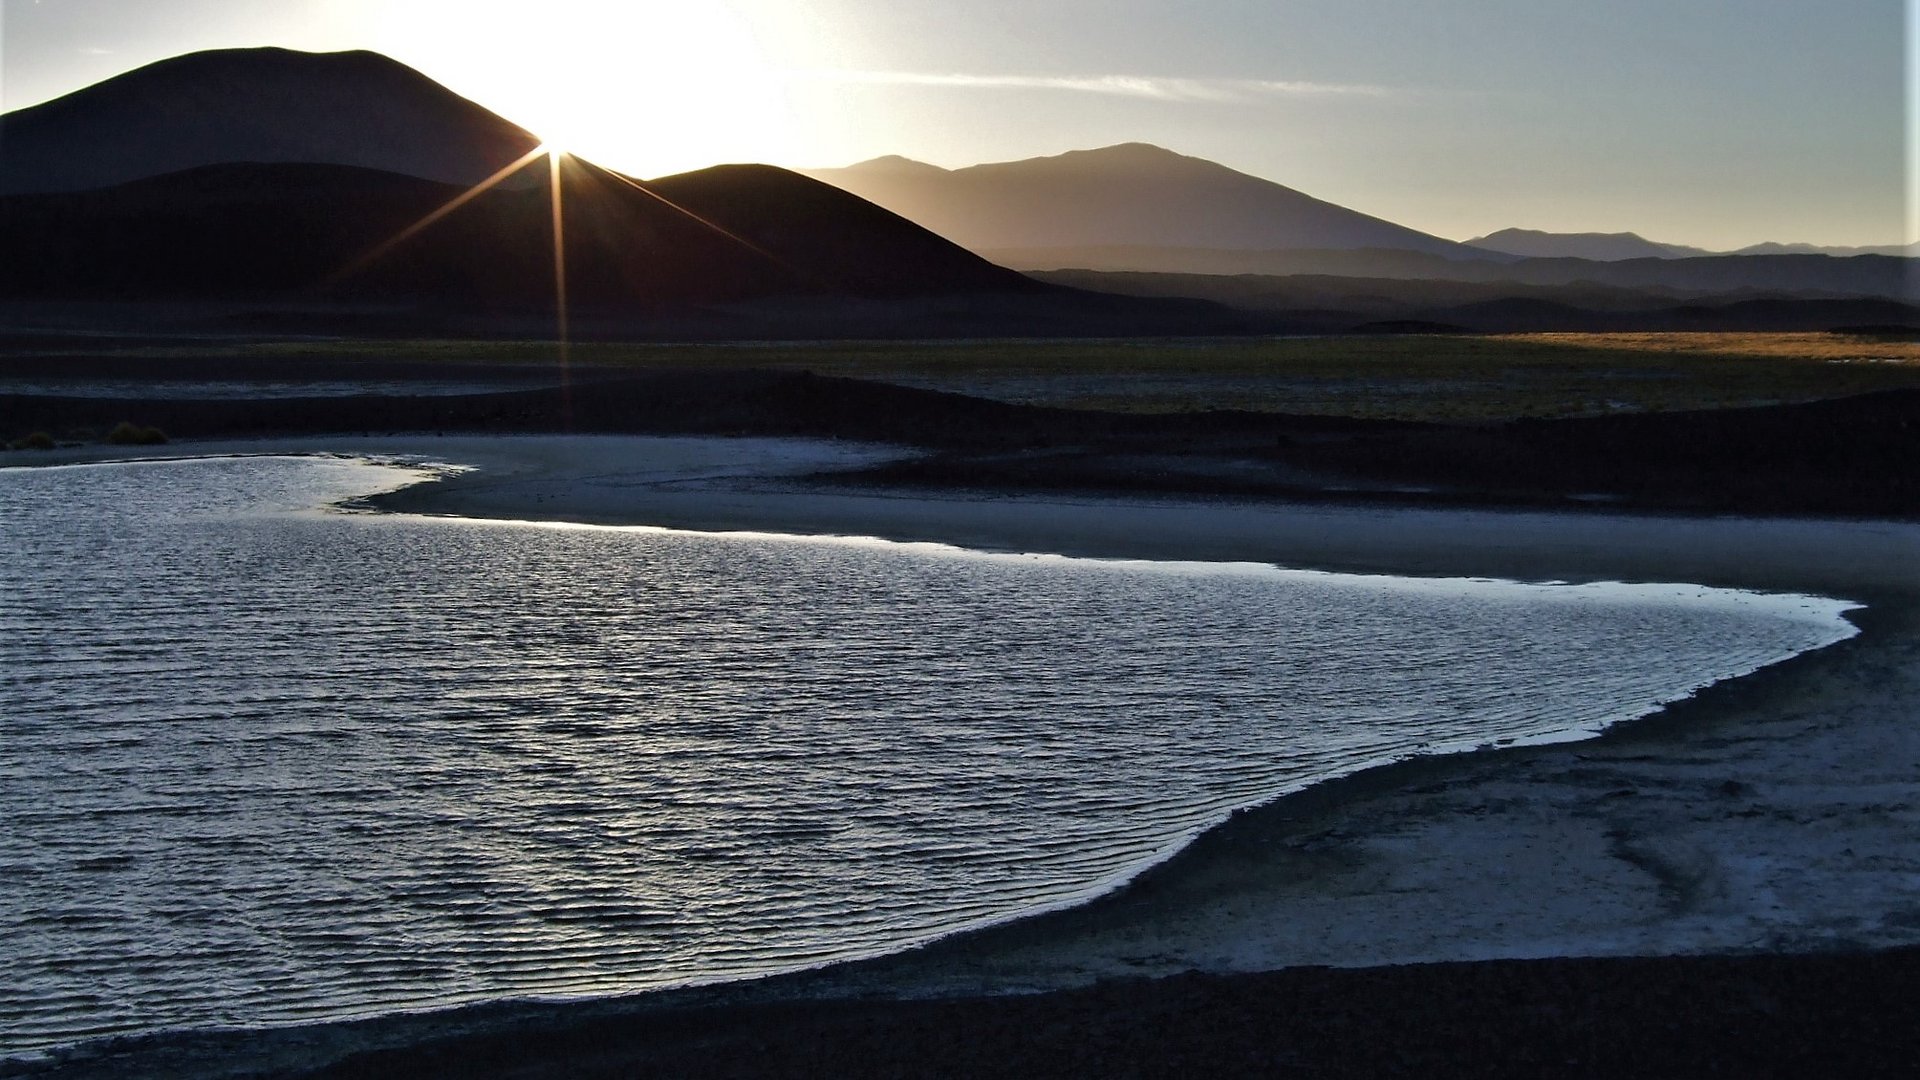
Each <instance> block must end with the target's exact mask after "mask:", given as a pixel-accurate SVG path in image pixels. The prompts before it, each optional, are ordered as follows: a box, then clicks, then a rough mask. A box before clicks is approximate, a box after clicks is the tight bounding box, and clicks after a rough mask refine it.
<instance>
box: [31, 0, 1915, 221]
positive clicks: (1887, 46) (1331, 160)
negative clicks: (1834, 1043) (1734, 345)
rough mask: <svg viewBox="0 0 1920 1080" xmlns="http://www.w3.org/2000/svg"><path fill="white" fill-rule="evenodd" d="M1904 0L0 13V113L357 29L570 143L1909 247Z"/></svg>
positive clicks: (829, 0)
mask: <svg viewBox="0 0 1920 1080" xmlns="http://www.w3.org/2000/svg"><path fill="white" fill-rule="evenodd" d="M1916 42H1920V32H1916V29H1915V26H1914V25H1913V24H1912V23H1910V20H1909V16H1908V13H1907V11H1906V5H1905V4H1903V3H1902V0H1450V2H1446V3H1439V2H1434V0H631V2H627V3H600V2H591V0H524V2H522V0H515V2H508V0H466V2H462V3H444V2H438V0H395V2H380V0H273V2H270V3H269V2H264V0H0V108H5V109H16V108H21V107H24V106H27V105H31V104H34V103H36V102H38V101H42V100H46V99H48V98H51V97H55V96H58V95H59V94H62V93H66V92H68V91H70V90H74V89H77V88H79V87H81V86H83V85H86V84H87V83H90V82H94V81H97V80H99V79H102V78H105V77H107V76H110V75H113V74H116V73H118V72H121V71H125V70H128V69H130V68H133V67H137V66H139V65H141V64H144V63H148V62H150V61H153V60H157V59H160V58H163V57H166V56H170V55H173V54H176V53H181V52H188V51H192V50H195V49H203V48H217V47H228V46H237V45H284V46H288V47H293V48H305V49H315V50H325V49H341V48H356V47H364V48H373V49H378V50H380V51H382V52H385V53H388V54H389V55H391V56H393V57H395V58H397V59H399V60H402V61H404V62H406V63H409V64H411V65H413V66H414V67H417V68H419V69H420V70H422V71H424V72H426V73H427V74H428V75H431V76H433V77H434V78H437V79H439V80H440V81H442V82H444V83H446V84H447V85H449V86H451V87H452V88H453V89H455V90H457V91H459V92H460V93H463V94H465V95H467V96H468V97H471V98H473V99H475V100H477V101H479V102H481V103H482V104H484V105H487V106H488V107H490V108H492V109H494V110H495V111H497V112H500V113H501V114H503V115H505V116H507V117H508V118H509V119H512V120H515V121H517V122H519V123H521V124H523V125H525V126H527V127H528V128H530V129H532V130H534V131H535V132H537V133H539V134H541V135H543V136H546V137H548V138H551V139H554V140H555V141H557V142H560V143H561V144H563V145H565V146H567V147H569V148H570V149H573V150H575V151H577V152H579V153H581V154H582V155H583V156H586V157H589V158H592V159H594V160H597V161H600V162H601V163H603V164H606V165H609V166H611V167H614V168H620V169H623V170H626V171H629V172H634V173H638V174H640V175H645V176H655V175H661V174H664V173H668V172H675V171H682V170H686V169H691V168H698V167H700V166H704V165H709V164H715V163H718V162H721V161H767V162H772V163H775V164H781V165H801V166H807V165H843V164H849V163H851V162H854V161H857V160H861V159H864V158H869V157H876V156H879V155H881V154H904V155H906V156H908V157H914V158H919V159H921V160H924V161H931V162H934V163H936V164H940V165H946V166H959V165H970V164H974V163H976V162H981V161H1003V160H1009V159H1014V158H1022V157H1034V156H1039V155H1044V154H1056V153H1060V152H1062V151H1065V150H1072V149H1085V148H1090V147H1096V146H1104V145H1108V144H1111V143H1116V142H1128V141H1143V142H1152V143H1157V144H1159V145H1162V146H1166V147H1168V148H1170V149H1174V150H1178V151H1181V152H1182V153H1187V154H1194V155H1197V156H1200V157H1205V158H1211V159H1213V160H1216V161H1220V162H1222V163H1224V164H1227V165H1230V166H1232V167H1234V168H1237V169H1241V170H1243V171H1246V172H1251V173H1254V174H1257V175H1259V176H1264V177H1267V178H1268V179H1271V180H1276V181H1279V182H1280V183H1284V184H1287V185H1289V186H1292V187H1296V188H1299V189H1301V190H1303V191H1306V192H1308V193H1310V194H1313V195H1316V196H1319V197H1321V198H1325V199H1329V200H1331V201H1334V202H1338V203H1342V204H1344V205H1347V206H1351V207H1354V208H1355V209H1359V210H1363V211H1366V212H1368V213H1372V214H1377V215H1379V216H1382V217H1386V218H1390V219H1392V220H1395V221H1399V222H1401V223H1403V224H1406V225H1411V226H1414V227H1416V228H1420V229H1425V230H1427V231H1429V232H1433V233H1437V234H1439V235H1442V236H1448V237H1453V238H1456V239H1459V238H1465V237H1467V236H1470V235H1475V234H1479V233H1484V232H1488V231H1491V230H1493V229H1497V228H1502V227H1506V226H1510V225H1512V226H1521V227H1527V228H1541V229H1552V230H1564V231H1623V230H1633V231H1636V232H1640V233H1643V234H1645V235H1648V236H1651V237H1653V238H1655V239H1660V240H1666V241H1670V242H1677V243H1692V244H1699V245H1702V246H1707V247H1735V246H1740V245H1744V244H1748V243H1754V242H1757V241H1761V240H1780V241H1810V242H1817V243H1825V244H1885V243H1895V242H1899V241H1901V240H1903V239H1920V224H1916V222H1915V221H1914V213H1913V211H1912V210H1911V209H1910V206H1909V204H1910V202H1912V199H1911V198H1910V190H1911V186H1912V185H1911V181H1910V179H1909V173H1910V172H1911V171H1912V170H1911V169H1910V168H1909V160H1910V155H1911V154H1913V153H1914V150H1913V148H1912V145H1911V144H1912V139H1911V138H1910V134H1909V129H1910V122H1909V118H1908V116H1909V101H1910V99H1911V97H1912V94H1913V92H1912V89H1911V87H1910V85H1909V77H1910V76H1909V72H1908V67H1907V64H1906V55H1907V52H1908V49H1909V47H1910V46H1911V45H1913V44H1915V43H1916Z"/></svg>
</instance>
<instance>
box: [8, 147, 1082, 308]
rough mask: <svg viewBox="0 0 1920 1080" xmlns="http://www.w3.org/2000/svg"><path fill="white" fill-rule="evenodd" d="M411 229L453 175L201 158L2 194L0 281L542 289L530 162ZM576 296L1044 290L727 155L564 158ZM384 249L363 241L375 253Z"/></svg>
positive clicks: (73, 286)
mask: <svg viewBox="0 0 1920 1080" xmlns="http://www.w3.org/2000/svg"><path fill="white" fill-rule="evenodd" d="M528 172H529V175H530V176H532V177H537V178H538V179H537V180H536V181H534V183H533V186H532V187H530V188H526V189H512V188H505V187H502V188H495V189H494V190H492V191H489V192H486V193H484V194H481V195H479V196H478V197H476V198H474V199H472V200H471V201H469V202H467V203H466V204H465V205H463V206H461V207H460V208H459V209H457V210H455V211H453V212H452V213H450V214H448V215H446V216H445V217H444V218H443V219H441V220H439V221H437V222H435V223H434V224H432V225H431V226H429V227H428V228H426V229H424V230H422V231H420V232H419V233H418V234H417V235H415V236H413V237H411V238H410V239H408V240H406V241H405V242H402V243H399V244H397V245H393V246H391V247H390V248H388V249H386V250H384V251H381V249H382V247H383V245H386V244H388V242H389V241H390V240H392V239H393V238H394V237H397V236H399V235H401V234H402V233H403V232H404V231H406V230H407V229H408V228H409V227H410V226H412V225H413V224H414V223H416V222H419V221H421V220H422V219H424V218H426V217H427V216H428V215H430V214H432V213H433V212H434V211H435V210H437V209H438V208H440V207H442V206H444V205H446V204H447V203H448V202H449V201H451V200H452V199H454V198H455V197H456V196H458V195H459V194H460V193H461V191H462V190H463V189H461V188H459V187H456V186H452V185H446V184H438V183H434V182H432V181H429V180H422V179H419V178H417V177H410V176H401V175H399V174H396V173H390V172H381V171H376V170H371V169H361V168H355V167H351V166H341V165H310V164H302V165H290V164H277V165H264V164H239V165H215V166H207V167H205V168H200V169H193V170H189V171H186V172H181V173H174V174H171V175H168V176H163V177H157V178H154V179H150V180H142V181H138V182H135V183H131V184H125V185H121V186H118V187H113V188H107V189H102V190H98V191H84V192H70V193H62V194H53V195H23V196H13V197H9V198H4V199H0V246H4V248H5V249H6V250H7V251H8V252H10V253H30V257H26V258H10V259H8V260H7V261H6V262H5V264H4V266H0V292H4V293H5V294H7V295H13V296H39V297H53V298H63V299H75V298H125V299H132V298H140V299H158V298H173V299H186V298H252V299H260V298H283V299H284V298H296V297H299V298H308V299H314V300H340V299H360V300H365V299H378V300H400V301H431V302H439V303H445V304H451V305H455V306H460V305H466V306H473V305H509V306H513V307H518V308H529V309H538V308H543V307H544V308H551V307H552V305H553V293H554V273H553V242H552V206H551V203H550V201H549V199H550V195H549V187H548V183H547V179H546V178H547V169H546V166H545V163H544V162H542V163H540V164H539V165H538V166H536V167H535V168H533V169H530V170H529V171H528ZM562 191H563V194H564V205H565V214H564V220H565V226H566V227H565V247H566V252H567V270H568V277H569V281H568V286H569V292H570V294H571V298H572V299H573V300H574V302H576V303H578V304H581V305H585V306H589V307H591V306H595V305H599V306H622V307H628V308H634V307H645V306H647V305H659V304H672V303H711V302H720V301H731V300H742V299H753V298H759V297H767V296H785V295H835V296H863V297H901V296H919V295H944V294H955V293H983V292H998V293H1040V292H1049V291H1054V290H1050V289H1048V287H1046V286H1043V285H1039V284H1037V283H1035V282H1033V281H1031V280H1029V279H1027V278H1025V277H1023V276H1021V275H1019V274H1016V273H1014V272H1013V271H1010V270H1005V269H1002V268H1000V267H997V266H994V265H993V264H991V263H988V262H987V261H985V260H983V259H981V258H979V257H978V256H975V255H973V254H971V253H969V252H966V251H963V250H961V249H959V248H957V247H954V246H953V245H951V244H949V243H947V242H946V241H944V240H941V239H940V238H939V237H936V236H934V235H932V234H931V233H928V232H927V231H926V230H924V229H921V228H919V227H918V226H916V225H914V224H912V223H911V222H907V221H904V220H902V219H900V218H899V217H897V216H895V215H893V214H891V213H888V212H887V211H885V210H882V209H880V208H878V207H876V206H872V205H871V204H868V203H865V202H862V201H861V200H859V199H857V198H855V197H853V196H851V195H848V194H846V193H845V192H842V191H838V190H836V189H834V188H832V187H829V186H827V185H825V184H822V183H819V182H818V181H814V180H809V179H807V178H806V177H803V176H798V175H795V174H793V173H789V172H786V171H785V170H781V169H775V168H772V167H768V166H725V167H721V168H715V169H708V170H705V171H702V172H697V173H689V174H686V175H684V176H676V177H668V178H666V179H664V180H660V181H657V182H654V183H640V182H637V181H631V180H628V179H626V178H623V177H620V176H618V175H616V174H613V173H610V172H607V171H606V170H603V169H600V168H598V167H597V166H593V165H590V164H587V163H585V162H582V161H578V160H574V159H566V162H565V166H564V170H563V181H562ZM377 251H379V252H381V253H380V254H379V255H378V256H377V257H370V255H371V253H374V252H377Z"/></svg>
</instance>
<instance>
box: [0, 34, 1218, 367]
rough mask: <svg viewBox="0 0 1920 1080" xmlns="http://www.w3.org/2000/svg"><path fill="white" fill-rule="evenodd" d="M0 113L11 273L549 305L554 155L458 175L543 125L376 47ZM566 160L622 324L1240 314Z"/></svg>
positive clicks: (570, 188)
mask: <svg viewBox="0 0 1920 1080" xmlns="http://www.w3.org/2000/svg"><path fill="white" fill-rule="evenodd" d="M4 120H5V126H4V127H3V128H0V135H4V136H5V138H6V142H5V143H4V151H3V152H0V157H3V158H4V162H5V175H6V176H7V178H8V182H9V184H11V185H12V186H13V187H14V188H15V189H16V190H15V191H14V193H12V194H0V250H5V251H6V252H7V254H8V258H6V259H5V260H0V295H3V296H6V297H11V298H15V299H33V300H36V301H55V302H58V301H97V300H108V301H138V302H141V303H148V302H154V301H193V302H196V303H198V302H210V303H211V304H212V305H213V307H214V308H217V309H219V310H221V311H227V312H231V313H232V317H235V318H246V319H252V320H259V319H265V320H267V321H268V322H271V323H272V325H282V322H280V321H274V320H286V319H295V320H305V321H302V322H299V325H300V326H301V327H302V328H318V329H326V328H328V327H331V326H333V325H335V322H334V321H338V320H347V321H348V322H353V320H366V319H374V318H378V319H389V320H390V321H395V320H397V321H396V322H395V325H403V326H405V327H411V328H420V329H426V330H431V329H432V328H433V327H435V326H440V325H447V326H451V325H456V324H457V325H461V326H476V325H497V326H501V327H508V326H512V327H517V328H519V329H518V330H516V331H514V332H521V331H524V330H526V329H527V328H530V327H531V328H535V329H537V328H538V327H539V326H542V325H544V326H546V327H548V328H551V327H552V325H553V323H552V322H551V321H546V322H544V323H542V322H541V319H542V318H545V319H547V320H551V317H552V314H553V313H554V311H555V305H556V300H555V296H556V291H557V290H556V280H555V279H556V274H555V266H554V238H553V206H552V202H551V194H552V193H551V191H550V182H549V176H550V174H549V168H548V162H547V161H546V160H544V159H540V160H536V161H533V162H532V163H531V164H530V165H529V166H528V167H527V168H526V169H525V170H524V171H523V172H522V173H521V174H519V175H518V176H517V177H516V178H514V179H513V180H512V181H510V182H508V183H506V184H502V185H500V186H498V187H494V188H492V189H489V190H484V191H481V192H479V193H478V194H472V195H470V196H469V195H468V194H467V193H468V189H469V188H470V187H472V186H473V184H474V183H475V182H477V181H479V180H482V179H485V178H486V177H488V176H491V175H493V174H494V173H496V172H498V171H500V169H501V168H502V166H504V165H506V164H510V163H512V162H515V161H518V160H521V159H524V158H526V157H527V156H528V155H529V151H530V150H531V149H532V148H533V146H534V143H535V140H534V138H533V136H531V135H529V134H528V133H526V132H524V131H522V130H520V129H519V128H517V127H514V126H512V125H511V124H508V123H507V122H505V121H503V120H501V119H499V118H498V117H495V116H493V115H492V114H491V113H488V112H486V111H485V110H482V109H480V108H479V107H477V106H475V105H473V104H471V103H470V102H466V101H464V100H462V99H460V98H459V97H457V96H455V95H453V94H451V93H449V92H448V91H446V90H445V89H444V88H442V87H440V86H438V85H437V84H435V83H433V82H432V81H430V80H428V79H426V78H425V77H423V76H421V75H419V74H418V73H416V72H413V71H411V70H410V69H408V68H406V67H404V66H402V65H399V64H397V63H395V62H393V61H391V60H388V59H386V58H384V57H380V56H376V55H373V54H369V53H339V54H329V55H314V54H306V53H297V52H289V51H286V50H278V49H260V50H240V51H230V52H217V53H205V54H196V55H192V56H186V57H180V58H177V59H175V60H170V61H166V62H163V63H160V64H155V65H152V66H150V67H147V68H143V69H141V70H139V71H136V72H132V73H130V74H128V75H125V76H121V77H119V78H116V79H112V80H109V81H108V82H106V83H103V84H101V85H99V86H95V87H92V88H89V89H87V90H83V91H80V92H78V93H75V94H72V95H69V96H68V97H66V98H62V99H60V100H58V101H55V102H50V103H48V104H46V105H43V106H39V107H36V108H33V109H28V110H23V111H22V112H20V113H15V114H10V115H9V116H7V117H5V118H4ZM563 162H564V164H563V167H562V175H563V182H562V185H561V189H562V193H563V204H564V225H565V228H564V240H565V244H564V248H565V253H566V262H565V277H566V284H567V294H568V300H569V304H570V309H571V310H572V311H573V312H575V313H576V314H577V315H578V316H580V318H582V319H586V318H598V319H600V320H601V325H603V326H605V327H608V328H609V329H608V330H607V332H608V333H619V334H624V333H640V334H657V333H680V332H684V333H687V334H690V335H697V336H716V335H718V336H726V335H727V334H729V333H731V332H733V331H731V330H730V329H729V327H737V328H738V332H739V333H742V334H746V335H749V336H751V335H756V334H765V333H768V332H775V331H776V330H777V329H779V328H786V327H797V328H798V329H799V331H800V332H803V333H804V334H807V335H812V336H819V335H828V336H837V335H838V334H841V333H859V334H880V335H891V334H908V335H915V334H921V333H930V332H934V331H935V330H936V329H942V330H950V331H951V332H958V333H965V334H968V335H973V334H992V333H996V332H1065V333H1087V332H1096V331H1101V330H1104V329H1111V328H1114V327H1125V328H1127V329H1138V330H1141V331H1143V332H1154V331H1158V332H1194V331H1200V330H1213V329H1218V328H1220V327H1221V325H1222V323H1223V320H1224V321H1225V322H1226V323H1229V324H1233V325H1237V321H1236V320H1238V319H1239V318H1240V317H1238V316H1234V315H1232V314H1231V313H1228V312H1225V311H1224V310H1223V309H1220V308H1218V307H1216V306H1215V305H1212V304H1208V303H1203V302H1193V301H1183V300H1172V301H1162V302H1158V303H1153V302H1149V303H1147V304H1146V305H1144V306H1143V305H1141V304H1140V303H1139V302H1137V301H1123V300H1121V299H1119V298H1113V297H1104V298H1102V297H1092V296H1088V295H1087V294H1084V293H1080V292H1077V291H1074V290H1070V289H1065V288H1060V287H1055V286H1048V285H1043V284H1040V283H1038V282H1035V281H1033V280H1031V279H1029V278H1026V277H1024V276H1022V275H1020V274H1018V273H1015V272H1013V271H1010V270H1006V269H1003V268H1001V267H998V266H995V265H993V264H992V263H989V262H987V261H986V260H984V259H982V258H980V257H979V256H977V255H974V254H972V253H970V252H967V251H965V250H963V249H961V248H959V247H957V246H955V245H953V244H952V243H950V242H948V241H946V240H943V239H941V238H940V237H938V236H936V235H934V234H933V233H931V232H928V231H927V230H926V229H924V228H921V227H920V226H918V225H916V224H914V223H912V222H910V221H908V220H906V219H904V218H901V217H899V216H898V215H896V214H893V213H891V212H889V211H886V210H884V209H881V208H880V207H877V206H874V205H872V204H871V203H868V202H865V201H864V200H861V199H859V198H857V197H856V196H853V195H850V194H848V193H846V192H844V191H841V190H839V189H837V188H834V187H832V186H830V185H827V184H823V183H821V182H819V181H816V180H812V179H808V178H806V177H804V176H800V175H797V174H794V173H790V172H787V171H785V170H781V169H776V168H771V167H767V166H752V165H735V166H724V167H718V168H713V169H707V170H702V171H700V172H695V173H688V174H685V175H682V176H673V177H666V178H663V179H660V180H656V181H650V182H641V181H636V180H633V179H630V178H627V177H623V176H619V175H617V174H614V173H611V172H608V171H607V170H604V169H601V168H599V167H597V166H594V165H592V164H590V163H588V162H585V161H581V160H578V159H573V158H566V159H563ZM149 174H152V175H149ZM127 176H133V177H135V178H134V179H121V178H123V177H127ZM116 180H117V181H119V182H108V181H116ZM21 188H32V189H35V190H31V191H21V190H18V189H21ZM450 206H455V207H456V208H453V209H451V210H448V209H447V208H449V207H450ZM443 211H445V212H443ZM423 222H426V223H428V224H425V225H424V227H422V223H423ZM715 305H720V306H719V307H716V306H715ZM742 305H745V306H744V307H743V306H742ZM756 305H757V306H756ZM783 305H784V306H783ZM241 308H246V313H245V314H244V315H243V314H242V313H241V311H240V309H241ZM208 310H212V309H208ZM377 312H387V313H388V314H380V315H376V314H370V313H377ZM394 312H399V313H401V314H398V315H393V314H392V313H394ZM769 312H771V314H769ZM454 313H462V314H459V317H458V318H454V317H453V316H454ZM442 316H446V317H447V318H449V319H451V320H452V321H450V322H444V323H442V322H439V321H436V320H439V319H441V318H442ZM103 317H104V316H103ZM196 317H197V316H196ZM222 317H226V316H222ZM486 319H496V320H497V321H496V322H492V323H483V322H481V321H477V320H486ZM676 319H677V320H679V321H677V322H676V321H674V320H676ZM330 320H334V321H330ZM266 324H267V323H261V325H266ZM250 325H251V324H250ZM288 325H291V324H288ZM340 325H345V323H341V324H340ZM353 325H361V323H360V322H353ZM368 325H371V323H368ZM576 325H578V324H577V323H576Z"/></svg>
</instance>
